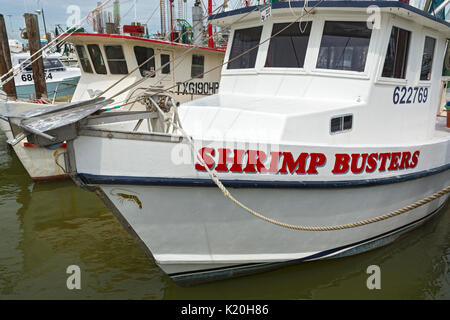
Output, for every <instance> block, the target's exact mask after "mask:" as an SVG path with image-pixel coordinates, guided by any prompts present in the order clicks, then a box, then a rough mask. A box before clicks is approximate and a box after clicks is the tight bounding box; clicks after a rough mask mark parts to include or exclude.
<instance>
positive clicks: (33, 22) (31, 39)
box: [24, 13, 48, 99]
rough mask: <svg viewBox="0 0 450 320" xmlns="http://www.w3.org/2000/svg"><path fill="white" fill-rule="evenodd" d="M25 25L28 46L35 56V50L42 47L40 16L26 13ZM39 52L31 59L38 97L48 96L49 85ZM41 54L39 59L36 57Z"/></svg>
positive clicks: (31, 53)
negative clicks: (46, 81)
mask: <svg viewBox="0 0 450 320" xmlns="http://www.w3.org/2000/svg"><path fill="white" fill-rule="evenodd" d="M24 18H25V25H26V28H27V35H28V46H29V48H30V55H31V56H33V54H34V53H35V52H37V51H38V50H40V49H41V41H40V34H39V22H38V17H37V15H35V14H31V13H25V14H24ZM39 55H40V54H37V55H36V56H34V57H33V58H31V61H33V60H36V61H34V62H33V63H32V64H31V68H32V69H33V79H34V88H35V90H36V99H41V98H47V97H48V96H47V85H46V83H45V71H44V60H43V59H42V56H39ZM38 56H39V58H38V59H36V58H37V57H38Z"/></svg>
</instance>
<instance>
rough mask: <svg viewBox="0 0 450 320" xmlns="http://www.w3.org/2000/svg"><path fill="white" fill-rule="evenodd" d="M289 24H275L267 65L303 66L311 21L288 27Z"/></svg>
mask: <svg viewBox="0 0 450 320" xmlns="http://www.w3.org/2000/svg"><path fill="white" fill-rule="evenodd" d="M288 25H289V24H288V23H275V24H274V25H273V29H272V37H273V38H272V39H271V40H270V44H269V51H268V52H267V58H266V64H265V67H273V68H303V64H304V63H305V56H306V49H307V48H308V40H309V34H310V32H311V23H310V22H302V23H301V24H298V23H294V24H292V25H290V26H289V27H287V26H288ZM286 27H287V28H286ZM281 30H283V31H281ZM280 31H281V32H280Z"/></svg>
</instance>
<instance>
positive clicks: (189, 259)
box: [97, 170, 450, 285]
mask: <svg viewBox="0 0 450 320" xmlns="http://www.w3.org/2000/svg"><path fill="white" fill-rule="evenodd" d="M449 176H450V172H449V171H448V170H447V171H445V172H443V173H440V174H435V175H430V176H427V177H423V178H418V179H414V180H411V181H406V182H401V183H392V184H389V185H379V186H368V187H357V188H328V189H317V188H315V189H310V188H299V189H268V188H265V189H252V188H230V190H231V192H232V193H233V194H235V195H236V196H237V197H238V198H239V200H240V201H243V202H244V203H246V204H247V205H248V206H250V207H252V208H254V209H257V210H258V211H259V212H262V213H264V214H266V215H268V216H270V217H271V218H274V219H277V220H280V221H283V222H288V223H292V224H302V225H313V226H323V225H337V224H343V223H351V222H355V221H360V220H364V219H368V218H373V217H375V216H378V215H381V214H385V213H387V212H390V211H393V210H396V209H399V208H401V207H403V206H405V205H408V204H410V203H411V202H414V201H416V200H419V199H421V198H423V197H424V196H426V195H429V194H431V193H433V192H434V191H435V190H438V189H439V190H440V189H441V188H442V187H444V186H445V184H446V181H448V179H449ZM97 194H98V195H99V196H100V198H101V199H102V200H103V201H104V202H105V204H106V205H107V206H108V207H109V208H110V209H111V210H112V211H113V213H114V214H115V216H116V217H117V218H118V220H119V221H120V222H121V223H122V224H123V226H124V227H125V229H127V230H128V231H129V232H130V233H131V234H132V235H133V236H134V238H135V239H137V241H138V243H139V244H140V245H141V247H142V248H143V249H144V251H145V252H146V253H147V255H148V256H149V257H151V258H152V259H154V260H155V262H156V263H157V264H158V265H159V266H160V267H161V269H162V270H163V271H164V272H165V273H167V274H168V275H169V276H170V277H171V278H172V279H173V280H174V281H175V282H177V283H179V284H180V285H191V284H195V283H200V282H205V281H212V280H219V279H225V278H230V277H235V276H242V275H247V274H252V273H256V272H262V271H267V270H270V269H274V268H279V267H282V266H285V265H290V264H295V263H300V262H304V261H311V260H318V259H330V258H339V257H343V256H348V255H354V254H359V253H361V252H365V251H368V250H372V249H375V248H378V247H380V246H383V245H386V244H388V243H390V242H392V241H394V240H395V239H397V238H398V237H399V236H400V235H402V234H403V233H405V232H407V231H409V230H412V229H414V228H416V227H418V226H420V225H421V224H422V223H424V222H425V221H427V220H428V219H429V218H431V217H432V216H433V215H435V214H436V213H437V212H438V211H439V209H441V208H442V207H443V206H444V205H445V203H446V199H447V197H445V196H444V197H441V198H439V199H437V200H434V201H432V202H430V203H429V204H427V205H424V206H422V207H419V208H417V209H414V210H412V211H411V212H408V213H406V214H404V215H401V216H398V217H395V218H392V219H388V220H386V221H382V222H378V223H374V224H370V225H367V226H363V227H358V228H351V229H345V230H338V231H326V232H311V231H296V230H290V229H285V228H281V227H279V226H275V225H272V224H269V223H267V222H265V221H262V220H260V219H257V218H256V217H254V216H252V215H250V214H248V213H247V212H245V211H243V210H242V209H241V208H239V207H237V206H236V205H235V204H234V203H232V202H231V201H229V200H228V199H226V198H225V197H224V196H223V195H222V193H221V192H220V191H219V189H217V188H211V187H206V188H205V187H197V188H195V187H173V186H171V187H169V186H167V187H161V186H136V185H133V186H131V185H105V184H103V185H99V186H98V187H97ZM292 199H295V200H292ZM342 199H346V201H342Z"/></svg>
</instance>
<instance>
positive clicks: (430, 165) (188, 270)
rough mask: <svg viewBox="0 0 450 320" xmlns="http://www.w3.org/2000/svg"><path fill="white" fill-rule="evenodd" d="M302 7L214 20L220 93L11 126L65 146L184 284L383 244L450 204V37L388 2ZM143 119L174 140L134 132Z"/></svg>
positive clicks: (70, 159) (77, 171) (80, 178)
mask: <svg viewBox="0 0 450 320" xmlns="http://www.w3.org/2000/svg"><path fill="white" fill-rule="evenodd" d="M305 5H306V4H305V3H304V2H294V1H292V2H289V3H287V2H281V3H280V2H277V3H273V4H272V6H271V16H270V18H269V19H263V21H262V19H261V14H260V12H259V10H258V8H257V7H249V8H243V9H239V10H235V11H229V12H224V13H221V14H220V15H217V16H216V17H215V19H214V20H212V22H213V23H215V24H217V25H218V26H221V25H229V24H231V25H232V30H231V35H230V41H229V43H228V47H227V52H226V55H225V61H226V64H225V65H224V66H223V68H222V78H221V89H220V92H219V93H218V94H215V95H212V96H208V97H204V98H201V99H198V100H195V101H192V102H188V103H185V104H182V105H181V106H180V107H179V108H177V107H176V106H174V105H173V104H172V105H169V106H168V107H169V108H166V106H161V107H160V106H159V105H158V104H157V103H154V104H153V105H152V106H153V108H150V111H149V113H146V114H142V115H138V114H136V113H134V114H131V113H128V114H127V113H124V114H120V115H119V114H117V115H112V114H109V115H108V114H104V115H93V116H89V117H86V113H93V112H95V110H97V109H98V108H99V106H98V105H97V104H99V103H101V101H98V100H94V101H91V102H87V104H88V105H89V106H88V107H86V106H84V107H82V108H79V107H78V106H74V108H72V109H70V110H69V111H68V112H69V113H70V117H67V118H64V119H61V120H60V121H59V124H53V125H52V126H51V130H50V129H49V128H48V127H45V126H42V125H41V124H42V121H41V120H44V119H50V118H52V116H53V115H52V114H46V111H44V112H43V113H42V114H41V115H38V117H37V118H36V119H35V120H33V118H32V117H31V118H30V119H29V120H27V121H28V122H26V123H24V122H21V121H22V120H21V119H20V118H17V117H16V118H15V119H14V117H12V118H13V119H12V121H16V123H17V124H18V125H20V126H21V128H22V130H23V132H25V133H27V134H29V137H30V139H32V140H33V141H34V142H35V143H39V144H41V145H48V144H53V143H55V142H58V141H63V140H67V156H66V160H67V161H66V165H67V168H66V170H67V171H68V172H70V174H71V176H72V178H73V179H74V181H75V182H76V183H78V184H79V185H81V186H83V187H86V188H89V189H91V190H94V191H95V192H96V193H97V194H98V195H99V197H100V198H101V199H102V200H103V201H104V202H105V204H106V205H107V206H108V207H109V208H110V209H111V210H112V212H113V213H114V214H115V215H116V216H117V218H118V220H119V221H120V222H121V223H122V224H123V225H124V228H125V229H126V230H128V231H130V233H131V234H132V235H133V236H135V238H136V240H137V242H138V243H139V244H140V245H141V246H142V247H143V249H144V250H145V252H146V253H147V254H148V255H149V257H151V258H153V259H154V260H155V261H156V263H157V264H158V265H159V266H160V267H161V268H162V270H163V271H164V272H166V273H167V274H168V275H169V276H170V277H171V278H172V279H173V280H175V281H176V282H178V283H181V284H192V283H196V282H201V281H208V280H213V279H222V278H226V277H232V276H237V275H244V274H248V273H252V272H258V271H261V270H267V269H271V268H276V267H279V266H282V265H287V264H292V263H297V262H301V261H310V260H316V259H328V258H338V257H342V256H347V255H352V254H357V253H360V252H364V251H367V250H370V249H374V248H376V247H379V246H382V245H385V244H387V243H389V242H391V241H393V240H394V239H396V238H398V237H399V236H400V235H401V234H403V233H405V232H407V231H409V230H411V229H413V228H414V227H417V226H419V225H420V224H422V223H423V222H425V221H427V220H428V219H429V218H431V217H432V216H433V215H435V214H436V213H437V212H438V211H439V209H441V208H442V207H443V206H444V204H445V203H446V201H447V198H448V192H449V191H450V188H449V182H450V171H449V170H448V169H449V168H450V154H449V152H448V150H449V141H450V130H449V129H448V128H446V126H445V123H444V121H443V120H444V119H442V118H439V117H437V114H438V112H439V111H440V108H441V107H442V106H441V105H440V95H441V91H442V90H441V84H442V81H441V76H442V66H443V59H444V54H445V51H446V48H447V45H448V44H447V41H448V37H449V35H450V25H449V24H448V23H447V22H445V21H443V20H439V19H438V18H436V17H434V16H431V15H429V14H427V13H424V12H422V11H421V10H419V9H417V8H414V7H412V6H409V5H407V4H405V3H402V2H396V1H319V2H308V3H307V5H308V7H307V8H306V10H307V13H305V10H304V8H305ZM373 6H375V7H373ZM372 18H375V20H372ZM368 21H373V22H374V23H373V24H371V23H369V24H368ZM150 97H153V95H149V98H150ZM160 101H161V100H160ZM105 103H107V102H105ZM87 109H89V110H87ZM167 109H170V112H172V113H170V112H166V111H165V110H167ZM152 110H157V111H152ZM152 112H154V113H156V114H159V115H160V114H164V115H165V116H164V117H163V118H164V121H167V120H168V119H169V120H170V122H171V124H172V127H171V129H170V130H167V127H163V128H164V130H158V129H157V128H158V127H157V126H148V128H149V129H151V130H148V128H145V127H144V126H142V125H141V124H142V122H143V121H144V120H145V119H147V118H148V117H152V116H155V115H152V114H151V113H152ZM173 112H175V115H174V114H173ZM30 116H31V115H30ZM132 117H135V118H136V119H133V120H132V119H131V118H132ZM69 118H70V119H69ZM80 119H81V120H80ZM78 120H79V121H78ZM117 123H119V124H120V129H118V127H117ZM27 125H28V126H30V125H31V126H32V129H33V131H29V130H28V129H27ZM27 130H28V131H27ZM149 131H150V132H149ZM46 135H47V136H46ZM49 136H50V137H49ZM118 150H121V152H118ZM122 151H123V152H122ZM216 186H218V187H219V188H215V187H216Z"/></svg>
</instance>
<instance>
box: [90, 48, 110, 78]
mask: <svg viewBox="0 0 450 320" xmlns="http://www.w3.org/2000/svg"><path fill="white" fill-rule="evenodd" d="M87 48H88V51H89V55H90V56H91V60H92V63H93V64H94V69H95V72H97V73H98V74H106V73H107V72H106V65H105V61H104V60H103V55H102V52H101V51H100V48H99V46H98V45H96V44H88V45H87Z"/></svg>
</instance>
